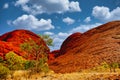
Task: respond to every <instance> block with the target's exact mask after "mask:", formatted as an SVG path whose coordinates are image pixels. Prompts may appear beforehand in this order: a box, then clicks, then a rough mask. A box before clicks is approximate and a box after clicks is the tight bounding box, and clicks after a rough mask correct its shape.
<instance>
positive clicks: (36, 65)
mask: <svg viewBox="0 0 120 80" xmlns="http://www.w3.org/2000/svg"><path fill="white" fill-rule="evenodd" d="M21 49H22V50H24V51H26V52H27V55H26V57H28V58H29V57H30V56H32V57H33V58H32V59H33V61H28V62H26V63H25V69H34V72H40V71H44V70H45V69H43V68H45V67H46V66H47V65H46V64H47V63H46V62H47V52H46V51H48V50H47V48H46V47H45V46H44V45H42V44H41V45H38V44H37V43H36V42H34V41H33V40H30V41H28V42H25V43H23V44H21ZM46 68H48V66H47V67H46ZM45 71H46V70H45Z"/></svg>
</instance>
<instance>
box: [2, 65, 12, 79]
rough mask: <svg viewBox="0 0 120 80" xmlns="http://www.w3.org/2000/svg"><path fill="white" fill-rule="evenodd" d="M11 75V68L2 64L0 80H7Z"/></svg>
mask: <svg viewBox="0 0 120 80" xmlns="http://www.w3.org/2000/svg"><path fill="white" fill-rule="evenodd" d="M9 73H10V70H9V68H7V67H5V66H4V65H3V64H1V63H0V79H5V78H6V77H7V75H8V74H9Z"/></svg>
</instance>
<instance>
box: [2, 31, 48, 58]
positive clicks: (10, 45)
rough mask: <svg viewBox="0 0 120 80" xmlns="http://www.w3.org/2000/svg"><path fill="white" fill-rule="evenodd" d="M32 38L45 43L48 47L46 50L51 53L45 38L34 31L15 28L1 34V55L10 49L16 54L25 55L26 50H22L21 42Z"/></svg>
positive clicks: (41, 43) (39, 42) (42, 43)
mask: <svg viewBox="0 0 120 80" xmlns="http://www.w3.org/2000/svg"><path fill="white" fill-rule="evenodd" d="M31 39H32V40H34V41H35V42H36V43H37V44H39V45H44V46H45V48H47V49H48V51H46V52H48V53H49V48H48V47H47V45H46V44H45V42H44V41H43V39H42V38H40V37H39V36H37V35H36V34H34V33H33V32H31V31H28V30H14V31H12V32H8V33H6V34H3V35H2V36H0V56H2V57H4V56H5V54H6V53H8V52H9V51H14V52H15V53H16V54H18V55H20V56H23V57H24V56H25V55H26V52H24V51H22V50H21V48H20V44H22V43H24V42H26V41H29V40H31Z"/></svg>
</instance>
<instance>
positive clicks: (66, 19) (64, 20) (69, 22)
mask: <svg viewBox="0 0 120 80" xmlns="http://www.w3.org/2000/svg"><path fill="white" fill-rule="evenodd" d="M63 22H64V23H66V24H68V25H70V24H73V23H74V22H75V20H74V19H72V18H69V17H66V18H64V19H63Z"/></svg>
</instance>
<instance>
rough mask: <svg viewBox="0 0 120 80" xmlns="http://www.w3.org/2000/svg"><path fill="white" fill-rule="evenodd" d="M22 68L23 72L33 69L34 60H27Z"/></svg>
mask: <svg viewBox="0 0 120 80" xmlns="http://www.w3.org/2000/svg"><path fill="white" fill-rule="evenodd" d="M24 67H25V70H28V69H31V68H33V67H35V61H34V60H27V61H26V62H25V63H24Z"/></svg>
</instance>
